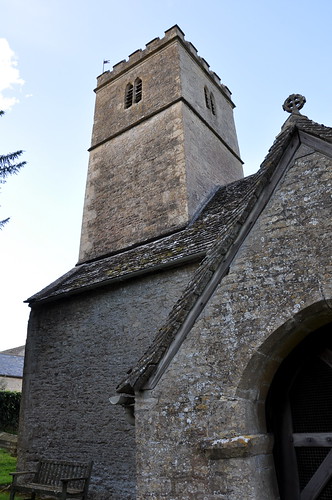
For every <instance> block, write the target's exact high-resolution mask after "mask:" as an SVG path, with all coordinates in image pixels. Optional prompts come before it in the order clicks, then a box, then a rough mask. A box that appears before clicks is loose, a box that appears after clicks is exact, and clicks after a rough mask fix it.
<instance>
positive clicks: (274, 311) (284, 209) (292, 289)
mask: <svg viewBox="0 0 332 500" xmlns="http://www.w3.org/2000/svg"><path fill="white" fill-rule="evenodd" d="M303 154H304V153H303ZM299 156H300V157H299V158H298V159H297V160H296V162H295V164H294V165H293V166H292V168H290V170H289V171H288V172H287V173H286V175H285V176H284V178H283V179H282V180H281V181H280V183H279V185H278V186H277V188H276V191H275V193H274V194H273V196H272V198H271V200H270V201H269V203H268V205H267V206H266V208H265V210H264V211H263V213H262V214H261V216H260V217H259V219H258V221H257V222H256V224H255V226H254V227H253V229H252V231H251V232H250V234H249V235H248V237H247V239H246V241H245V243H244V244H243V245H242V247H241V249H240V251H239V252H238V255H237V256H236V258H235V260H234V261H233V264H232V266H231V268H230V271H229V274H228V275H227V276H226V277H225V278H224V279H223V280H222V282H221V284H220V285H219V287H218V288H217V290H216V292H215V294H214V295H213V297H212V298H211V300H210V302H209V303H208V305H207V306H206V308H205V310H204V311H203V312H202V314H201V316H200V318H199V320H198V321H197V322H196V324H195V326H194V328H193V329H192V331H191V332H190V333H189V335H188V337H187V339H186V340H185V341H184V343H183V345H182V347H181V348H180V350H179V352H178V354H177V355H176V357H175V358H174V359H173V362H172V363H171V365H170V367H169V368H168V370H167V372H166V373H165V374H164V376H163V377H162V378H161V380H160V382H159V383H158V385H157V387H156V388H155V389H154V390H152V391H146V392H145V393H143V395H137V410H136V415H137V417H136V433H137V450H138V461H137V463H138V481H139V484H138V488H139V495H138V498H139V500H143V499H144V500H146V499H148V498H151V499H158V500H159V499H162V498H167V499H168V500H175V499H180V498H181V500H189V499H190V500H191V499H195V500H198V499H201V500H203V499H204V500H206V499H208V500H209V499H211V500H212V498H213V499H214V500H215V499H224V500H226V499H227V500H239V499H240V498H241V499H242V498H243V499H246V500H276V499H277V498H278V496H279V495H278V491H277V486H276V480H275V472H274V463H273V457H272V454H271V450H272V443H273V440H272V436H270V435H268V434H267V433H266V424H265V408H264V406H265V399H266V395H267V391H268V388H269V386H270V384H271V381H272V379H273V375H274V373H275V371H276V370H277V367H278V366H279V365H280V362H281V361H282V359H284V358H285V357H286V356H287V354H288V353H289V352H290V351H291V350H292V348H293V347H294V346H295V345H296V344H298V343H299V342H300V341H301V339H303V338H304V337H305V336H306V335H308V333H310V331H313V330H315V329H316V328H317V327H318V326H320V325H321V324H324V322H325V323H327V322H328V321H331V316H332V315H331V304H332V289H331V274H332V270H331V263H330V242H331V239H330V238H331V189H332V187H331V168H332V161H331V160H330V159H327V158H326V157H324V156H322V155H321V154H319V153H313V154H309V155H306V156H303V157H301V155H299Z"/></svg>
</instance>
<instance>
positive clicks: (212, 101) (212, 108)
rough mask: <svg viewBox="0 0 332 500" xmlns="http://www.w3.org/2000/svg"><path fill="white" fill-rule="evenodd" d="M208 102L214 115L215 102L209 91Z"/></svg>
mask: <svg viewBox="0 0 332 500" xmlns="http://www.w3.org/2000/svg"><path fill="white" fill-rule="evenodd" d="M210 103H211V111H212V114H213V115H215V114H216V103H215V100H214V95H213V94H212V92H211V93H210Z"/></svg>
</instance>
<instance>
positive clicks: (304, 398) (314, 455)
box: [267, 323, 332, 500]
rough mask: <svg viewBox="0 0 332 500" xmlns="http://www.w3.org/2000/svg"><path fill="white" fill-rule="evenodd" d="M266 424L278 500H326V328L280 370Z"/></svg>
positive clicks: (331, 453)
mask: <svg viewBox="0 0 332 500" xmlns="http://www.w3.org/2000/svg"><path fill="white" fill-rule="evenodd" d="M267 422H268V427H269V430H270V431H272V432H273V434H274V439H275V446H274V460H275V466H276V472H277V479H278V485H279V492H280V498H281V499H282V500H316V499H317V500H331V499H332V323H329V324H327V325H325V326H324V327H322V328H319V329H318V330H316V331H315V332H313V333H312V334H310V335H309V336H308V337H307V339H306V340H304V341H303V342H301V344H300V345H299V346H298V347H297V348H296V349H294V351H293V352H292V353H291V354H290V355H289V356H288V357H287V359H286V360H285V361H284V362H283V363H282V364H281V366H280V368H279V370H278V372H277V374H276V376H275V377H274V380H273V382H272V385H271V388H270V391H269V395H268V398H267Z"/></svg>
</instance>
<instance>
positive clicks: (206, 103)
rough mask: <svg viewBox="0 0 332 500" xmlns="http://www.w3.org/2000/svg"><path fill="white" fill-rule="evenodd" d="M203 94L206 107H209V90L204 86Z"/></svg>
mask: <svg viewBox="0 0 332 500" xmlns="http://www.w3.org/2000/svg"><path fill="white" fill-rule="evenodd" d="M204 96H205V105H206V107H207V108H208V109H210V98H209V91H208V89H207V88H206V87H204Z"/></svg>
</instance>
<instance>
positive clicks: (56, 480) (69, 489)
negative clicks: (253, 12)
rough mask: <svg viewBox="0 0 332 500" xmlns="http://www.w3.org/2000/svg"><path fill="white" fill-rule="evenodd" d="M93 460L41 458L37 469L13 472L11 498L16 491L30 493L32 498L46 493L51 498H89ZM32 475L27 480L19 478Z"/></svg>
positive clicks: (11, 498) (11, 499)
mask: <svg viewBox="0 0 332 500" xmlns="http://www.w3.org/2000/svg"><path fill="white" fill-rule="evenodd" d="M91 470H92V462H88V463H79V462H66V461H63V460H40V461H39V462H38V467H37V471H35V472H32V471H24V472H12V473H11V475H12V476H13V482H12V485H11V490H10V500H14V497H15V494H16V493H29V494H31V500H35V498H36V496H40V495H46V496H48V497H50V498H60V499H61V500H66V499H67V498H80V499H81V500H87V497H88V488H89V481H90V476H91ZM28 475H30V478H31V479H28V480H27V482H20V481H19V478H20V477H22V476H28Z"/></svg>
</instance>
